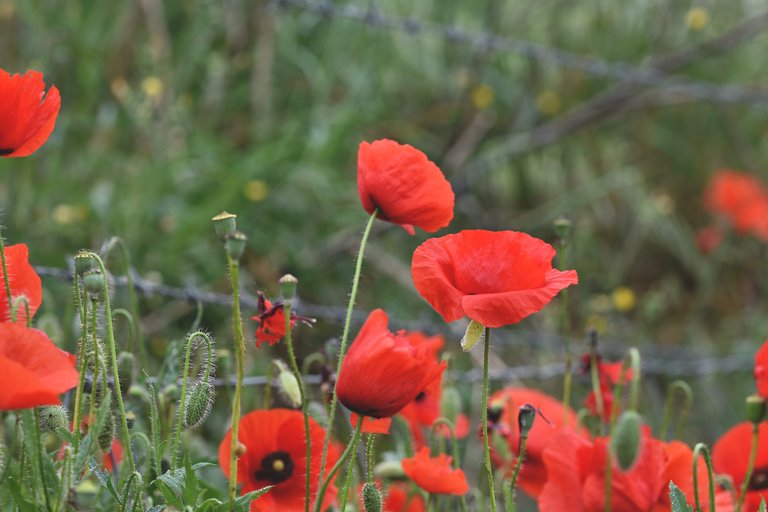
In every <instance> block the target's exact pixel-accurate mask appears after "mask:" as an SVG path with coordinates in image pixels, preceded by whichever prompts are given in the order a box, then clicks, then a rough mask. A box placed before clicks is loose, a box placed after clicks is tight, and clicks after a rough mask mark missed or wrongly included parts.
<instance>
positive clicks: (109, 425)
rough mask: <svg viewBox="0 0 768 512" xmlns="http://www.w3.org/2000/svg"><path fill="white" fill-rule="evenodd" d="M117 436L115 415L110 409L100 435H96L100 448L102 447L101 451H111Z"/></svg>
mask: <svg viewBox="0 0 768 512" xmlns="http://www.w3.org/2000/svg"><path fill="white" fill-rule="evenodd" d="M114 438H115V415H114V414H112V411H109V412H108V413H107V416H106V418H104V425H102V427H101V431H100V432H99V435H98V436H97V437H96V440H97V442H98V444H99V448H101V451H103V452H104V453H107V452H109V450H110V448H112V440H113V439H114Z"/></svg>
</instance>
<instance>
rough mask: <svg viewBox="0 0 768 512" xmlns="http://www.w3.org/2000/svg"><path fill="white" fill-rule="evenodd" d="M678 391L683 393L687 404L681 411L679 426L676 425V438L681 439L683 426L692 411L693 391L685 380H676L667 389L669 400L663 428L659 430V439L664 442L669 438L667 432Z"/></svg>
mask: <svg viewBox="0 0 768 512" xmlns="http://www.w3.org/2000/svg"><path fill="white" fill-rule="evenodd" d="M676 390H680V391H681V392H682V393H683V396H684V398H685V402H684V405H683V407H682V409H680V416H679V418H678V420H677V424H676V425H675V438H679V437H680V431H681V430H682V425H683V424H684V422H685V418H686V417H687V416H688V413H689V412H690V411H691V406H692V405H693V390H692V389H691V386H689V385H688V383H687V382H685V381H683V380H676V381H674V382H672V384H670V385H669V387H668V388H667V398H666V400H665V401H664V416H663V417H662V420H661V428H660V429H659V439H661V440H662V441H663V440H665V439H666V438H667V430H668V429H669V422H670V421H671V419H672V406H673V405H674V400H675V391H676Z"/></svg>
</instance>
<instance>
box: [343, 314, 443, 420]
mask: <svg viewBox="0 0 768 512" xmlns="http://www.w3.org/2000/svg"><path fill="white" fill-rule="evenodd" d="M388 321H389V320H388V318H387V314H386V313H385V312H384V311H383V310H381V309H376V310H374V311H372V312H371V314H370V315H369V316H368V319H367V320H366V321H365V324H364V325H363V327H362V328H361V329H360V332H359V333H358V335H357V338H355V340H354V341H353V342H352V345H351V346H350V348H349V351H348V352H347V355H346V357H345V358H344V364H343V366H342V367H341V372H340V373H339V378H338V381H337V383H336V393H337V395H338V397H339V401H340V402H341V403H342V404H344V405H345V406H346V407H347V408H348V409H350V410H351V411H354V412H356V413H358V414H362V415H364V416H371V417H373V418H384V417H387V416H392V415H393V414H395V413H397V412H398V411H399V410H400V409H402V408H403V407H405V406H406V405H407V404H408V402H410V401H412V400H413V399H415V398H416V396H417V395H418V394H419V393H421V392H422V391H423V390H424V388H426V387H427V386H428V385H429V384H430V383H432V382H433V381H434V380H435V379H438V378H439V377H440V375H442V373H443V370H445V363H438V362H437V361H436V360H435V357H434V356H433V355H432V354H431V353H430V347H429V346H428V345H423V346H420V345H413V344H412V343H411V342H410V341H409V340H408V338H407V337H406V335H405V333H403V332H399V333H397V334H393V333H391V332H390V331H389V329H387V323H388Z"/></svg>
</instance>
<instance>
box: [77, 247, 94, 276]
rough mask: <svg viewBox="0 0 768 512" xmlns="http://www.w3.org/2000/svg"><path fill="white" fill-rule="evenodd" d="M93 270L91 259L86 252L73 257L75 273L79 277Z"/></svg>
mask: <svg viewBox="0 0 768 512" xmlns="http://www.w3.org/2000/svg"><path fill="white" fill-rule="evenodd" d="M92 268H93V258H91V257H90V255H89V254H88V251H80V252H78V253H77V254H76V255H75V272H76V273H77V275H79V276H81V277H82V276H83V274H85V273H86V272H89V271H90V270H91V269H92Z"/></svg>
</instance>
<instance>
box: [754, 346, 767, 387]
mask: <svg viewBox="0 0 768 512" xmlns="http://www.w3.org/2000/svg"><path fill="white" fill-rule="evenodd" d="M755 383H756V384H757V394H759V395H760V396H761V397H763V398H767V399H768V340H765V341H764V342H763V345H762V346H761V347H760V349H759V350H758V351H757V353H756V354H755Z"/></svg>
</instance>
